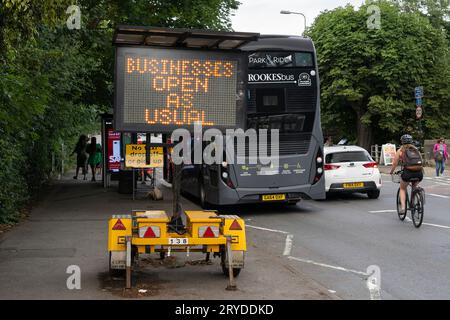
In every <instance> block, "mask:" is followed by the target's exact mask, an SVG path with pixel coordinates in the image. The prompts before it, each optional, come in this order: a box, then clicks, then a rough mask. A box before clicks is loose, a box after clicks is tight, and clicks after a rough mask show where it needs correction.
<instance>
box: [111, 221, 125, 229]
mask: <svg viewBox="0 0 450 320" xmlns="http://www.w3.org/2000/svg"><path fill="white" fill-rule="evenodd" d="M112 229H113V230H127V228H125V226H124V224H123V223H122V220H120V219H118V220H117V222H116V223H115V224H114V226H113V227H112Z"/></svg>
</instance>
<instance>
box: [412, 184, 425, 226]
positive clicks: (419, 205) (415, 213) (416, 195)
mask: <svg viewBox="0 0 450 320" xmlns="http://www.w3.org/2000/svg"><path fill="white" fill-rule="evenodd" d="M411 200H412V208H411V218H412V222H413V224H414V227H416V228H419V227H420V226H421V225H422V221H423V211H424V210H423V200H424V199H423V194H422V192H421V191H420V190H414V191H413V192H412V199H411Z"/></svg>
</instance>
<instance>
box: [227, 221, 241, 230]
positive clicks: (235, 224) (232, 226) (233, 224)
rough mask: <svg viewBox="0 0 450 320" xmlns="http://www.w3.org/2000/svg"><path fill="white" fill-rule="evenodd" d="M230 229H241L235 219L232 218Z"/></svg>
mask: <svg viewBox="0 0 450 320" xmlns="http://www.w3.org/2000/svg"><path fill="white" fill-rule="evenodd" d="M230 230H242V228H241V225H240V224H239V222H238V221H237V220H236V219H234V221H233V223H232V224H231V226H230Z"/></svg>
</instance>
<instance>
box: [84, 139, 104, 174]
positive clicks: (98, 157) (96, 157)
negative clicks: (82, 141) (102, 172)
mask: <svg viewBox="0 0 450 320" xmlns="http://www.w3.org/2000/svg"><path fill="white" fill-rule="evenodd" d="M86 151H87V153H88V154H89V158H88V164H89V166H90V167H91V170H92V179H91V180H92V181H95V172H96V169H97V167H98V166H99V165H100V164H101V163H102V146H101V145H100V144H98V143H97V138H95V137H92V138H91V143H90V144H88V145H87V147H86Z"/></svg>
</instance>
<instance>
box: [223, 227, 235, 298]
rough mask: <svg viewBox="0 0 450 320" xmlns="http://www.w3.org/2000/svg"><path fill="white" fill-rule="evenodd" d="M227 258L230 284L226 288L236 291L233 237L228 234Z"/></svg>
mask: <svg viewBox="0 0 450 320" xmlns="http://www.w3.org/2000/svg"><path fill="white" fill-rule="evenodd" d="M227 258H228V278H229V282H228V286H227V288H226V290H229V291H235V290H237V287H236V282H235V280H234V274H233V257H232V252H231V237H230V236H227Z"/></svg>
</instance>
